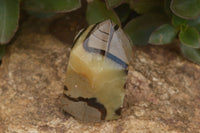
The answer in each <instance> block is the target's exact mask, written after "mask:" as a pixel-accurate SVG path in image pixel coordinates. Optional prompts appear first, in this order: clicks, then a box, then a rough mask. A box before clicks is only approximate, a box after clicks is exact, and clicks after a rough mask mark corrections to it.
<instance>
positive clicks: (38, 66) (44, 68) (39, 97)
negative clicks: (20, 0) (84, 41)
mask: <svg viewBox="0 0 200 133" xmlns="http://www.w3.org/2000/svg"><path fill="white" fill-rule="evenodd" d="M62 18H63V17H62ZM70 19H71V18H68V19H67V20H70ZM62 21H65V20H62V19H60V18H59V17H54V18H52V19H42V20H41V19H36V18H29V19H28V20H26V21H25V22H24V23H23V24H22V25H21V29H20V31H19V33H18V35H17V36H16V38H15V40H14V41H13V42H12V44H11V45H10V46H9V47H8V49H7V54H6V56H5V57H4V59H3V62H2V65H1V66H0V133H4V132H5V133H15V132H16V133H26V132H32V133H49V132H52V133H64V132H70V133H71V132H75V133H80V132H83V133H92V132H95V133H97V132H100V133H133V132H134V133H149V132H152V133H162V132H163V133H164V132H169V133H183V132H188V133H191V132H192V133H198V132H200V80H199V77H200V66H198V65H196V64H194V63H191V62H189V61H187V60H185V59H184V58H183V57H182V56H181V54H180V53H179V51H175V49H176V48H171V46H165V47H161V46H160V47H158V46H147V47H141V48H135V49H134V53H135V58H134V61H133V64H132V66H131V67H130V71H129V76H128V77H129V78H128V83H127V89H126V97H125V100H124V108H123V110H122V117H121V118H120V119H119V120H115V121H106V122H100V123H81V122H79V121H77V120H75V119H74V118H73V117H71V116H69V115H68V114H66V113H64V112H63V111H62V109H61V105H60V102H59V98H60V97H61V96H62V93H63V86H64V79H65V72H66V67H67V62H68V57H69V52H70V48H69V47H70V45H69V43H67V42H66V41H68V40H70V41H71V40H72V39H73V38H72V37H71V36H70V37H69V36H66V38H68V39H60V38H62V37H60V38H59V37H58V36H59V35H60V30H61V29H62V28H60V27H59V28H57V27H56V26H55V24H56V22H59V23H60V22H62ZM62 23H63V22H62ZM77 24H78V23H77ZM54 26H55V31H54V32H49V29H50V31H52V30H53V29H54V28H53V27H54ZM61 26H63V29H65V28H64V27H65V25H64V24H63V25H61ZM73 26H74V27H73ZM76 27H77V25H72V27H71V28H72V30H71V31H70V30H67V31H64V32H63V34H64V33H65V32H66V34H68V35H69V34H70V33H71V32H73V34H74V33H75V31H77V29H76ZM80 28H81V27H80ZM57 29H59V34H57V35H55V34H56V31H57ZM73 29H75V30H73ZM63 34H62V36H63ZM60 40H61V41H60ZM63 40H64V41H63ZM172 45H175V44H172Z"/></svg>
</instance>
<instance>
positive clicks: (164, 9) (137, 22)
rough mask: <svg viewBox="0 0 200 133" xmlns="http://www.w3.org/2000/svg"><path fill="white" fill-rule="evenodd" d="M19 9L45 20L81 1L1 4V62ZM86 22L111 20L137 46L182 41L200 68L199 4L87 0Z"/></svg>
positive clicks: (3, 0) (199, 0)
mask: <svg viewBox="0 0 200 133" xmlns="http://www.w3.org/2000/svg"><path fill="white" fill-rule="evenodd" d="M85 1H86V0H85ZM20 3H23V4H20ZM20 5H22V9H24V10H26V11H28V12H29V13H31V14H33V15H34V14H38V13H39V14H42V15H39V16H44V14H45V13H51V14H54V13H60V12H70V11H73V10H76V9H78V8H80V7H81V0H58V1H55V0H0V44H2V46H0V60H1V58H2V57H3V53H5V46H3V44H7V43H8V42H9V41H10V40H11V39H12V37H13V35H14V34H15V32H16V31H17V28H18V21H19V11H20V9H19V7H20ZM86 19H87V21H88V24H94V23H97V22H100V21H103V20H106V19H111V20H112V21H114V22H115V23H116V24H118V25H120V26H121V27H122V28H124V31H125V32H126V33H127V34H128V35H129V36H130V38H131V40H132V42H133V44H134V45H137V46H144V45H147V44H154V45H165V44H169V43H171V42H173V41H174V40H175V39H179V40H180V41H179V42H180V49H181V51H182V54H183V56H184V57H186V58H188V59H189V60H191V61H193V62H196V63H198V64H200V33H199V32H200V0H87V9H86Z"/></svg>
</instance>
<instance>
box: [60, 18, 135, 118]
mask: <svg viewBox="0 0 200 133" xmlns="http://www.w3.org/2000/svg"><path fill="white" fill-rule="evenodd" d="M131 58H132V48H131V44H130V41H129V39H128V38H127V36H126V35H125V33H124V32H123V30H122V29H121V28H120V27H118V26H117V25H115V24H114V23H112V22H111V21H110V20H106V21H104V22H101V23H98V24H95V25H91V26H89V27H88V28H86V29H84V30H82V31H81V32H80V33H79V34H78V35H77V36H76V38H75V41H74V46H73V48H72V51H71V54H70V60H69V63H68V68H67V72H66V81H65V87H64V96H63V97H62V100H61V101H62V104H63V109H64V111H66V112H68V113H69V114H71V115H72V116H74V117H75V118H76V119H78V120H81V121H86V122H97V121H101V120H113V119H117V118H119V117H120V112H121V108H122V105H123V99H124V89H125V88H124V86H125V83H126V79H127V72H128V66H129V63H130V59H131Z"/></svg>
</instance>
